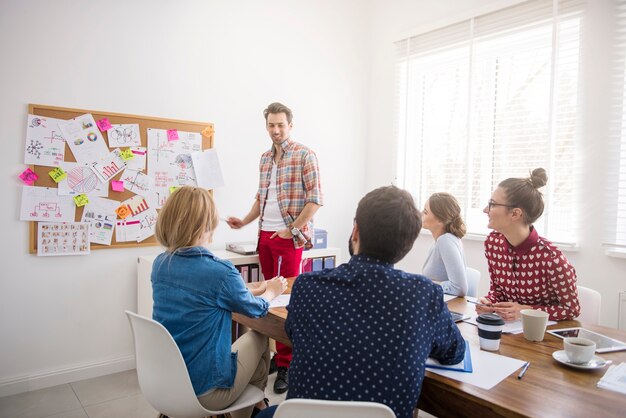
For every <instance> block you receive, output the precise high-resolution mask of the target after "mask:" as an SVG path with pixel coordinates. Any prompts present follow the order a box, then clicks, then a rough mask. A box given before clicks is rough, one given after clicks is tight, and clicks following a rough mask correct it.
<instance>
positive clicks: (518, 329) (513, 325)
mask: <svg viewBox="0 0 626 418" xmlns="http://www.w3.org/2000/svg"><path fill="white" fill-rule="evenodd" d="M477 316H478V315H476V314H474V315H472V317H471V318H470V319H466V320H464V322H467V323H468V324H472V325H476V317H477ZM554 324H556V321H548V324H547V326H550V325H554ZM502 332H503V333H504V334H521V333H522V332H524V328H523V327H522V320H521V319H520V320H518V321H508V322H505V323H504V328H502Z"/></svg>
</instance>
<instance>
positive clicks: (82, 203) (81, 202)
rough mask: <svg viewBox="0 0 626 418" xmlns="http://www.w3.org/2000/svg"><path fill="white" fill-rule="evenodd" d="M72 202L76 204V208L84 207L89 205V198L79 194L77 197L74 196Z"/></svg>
mask: <svg viewBox="0 0 626 418" xmlns="http://www.w3.org/2000/svg"><path fill="white" fill-rule="evenodd" d="M74 202H76V206H78V207H81V206H85V205H86V204H87V203H89V198H88V197H87V195H86V194H79V195H78V196H74Z"/></svg>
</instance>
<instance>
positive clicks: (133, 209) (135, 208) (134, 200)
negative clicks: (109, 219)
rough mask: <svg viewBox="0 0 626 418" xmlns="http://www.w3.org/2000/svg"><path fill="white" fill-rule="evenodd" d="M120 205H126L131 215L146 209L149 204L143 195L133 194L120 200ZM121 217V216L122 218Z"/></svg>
mask: <svg viewBox="0 0 626 418" xmlns="http://www.w3.org/2000/svg"><path fill="white" fill-rule="evenodd" d="M122 205H124V206H126V207H127V208H128V210H129V212H130V214H131V215H132V216H137V215H139V214H140V213H141V212H143V211H144V210H148V208H149V207H150V205H148V201H147V200H146V199H145V198H144V197H143V196H139V195H136V196H133V197H131V198H130V199H126V200H125V201H123V202H122ZM122 219H123V218H122Z"/></svg>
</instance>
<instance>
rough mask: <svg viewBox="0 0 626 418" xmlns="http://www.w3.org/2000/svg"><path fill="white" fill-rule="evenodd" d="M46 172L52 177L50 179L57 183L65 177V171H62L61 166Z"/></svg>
mask: <svg viewBox="0 0 626 418" xmlns="http://www.w3.org/2000/svg"><path fill="white" fill-rule="evenodd" d="M48 174H49V175H50V177H52V180H54V182H55V183H58V182H60V181H61V180H63V179H65V178H66V177H67V173H66V172H65V171H63V169H62V168H61V167H57V168H55V169H54V170H52V171H50V172H49V173H48Z"/></svg>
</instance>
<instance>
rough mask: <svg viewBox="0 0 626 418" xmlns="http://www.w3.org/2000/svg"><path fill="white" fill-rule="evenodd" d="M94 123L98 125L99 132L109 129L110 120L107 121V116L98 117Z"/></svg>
mask: <svg viewBox="0 0 626 418" xmlns="http://www.w3.org/2000/svg"><path fill="white" fill-rule="evenodd" d="M96 125H98V128H99V129H100V132H104V131H108V130H109V129H111V122H109V120H108V119H107V118H102V119H100V120H99V121H98V122H96Z"/></svg>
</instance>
